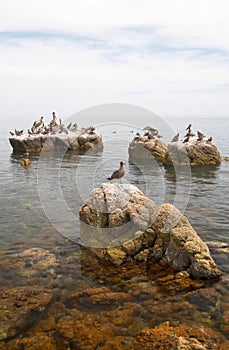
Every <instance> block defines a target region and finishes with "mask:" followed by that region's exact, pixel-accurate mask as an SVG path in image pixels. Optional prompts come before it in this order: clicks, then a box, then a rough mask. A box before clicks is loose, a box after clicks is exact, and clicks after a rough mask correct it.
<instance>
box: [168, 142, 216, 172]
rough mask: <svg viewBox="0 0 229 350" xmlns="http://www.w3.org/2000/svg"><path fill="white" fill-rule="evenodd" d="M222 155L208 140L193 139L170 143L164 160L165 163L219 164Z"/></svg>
mask: <svg viewBox="0 0 229 350" xmlns="http://www.w3.org/2000/svg"><path fill="white" fill-rule="evenodd" d="M220 163H221V156H220V153H219V151H218V149H217V147H216V146H215V145H214V144H213V143H211V142H208V141H205V140H203V141H197V140H195V139H194V140H191V141H189V142H187V143H183V142H182V141H178V142H171V143H169V144H168V147H167V152H166V155H165V158H164V160H163V164H164V165H191V166H196V165H218V164H220Z"/></svg>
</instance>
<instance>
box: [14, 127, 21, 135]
mask: <svg viewBox="0 0 229 350" xmlns="http://www.w3.org/2000/svg"><path fill="white" fill-rule="evenodd" d="M14 131H15V135H16V136H21V135H22V134H23V130H16V129H15V130H14Z"/></svg>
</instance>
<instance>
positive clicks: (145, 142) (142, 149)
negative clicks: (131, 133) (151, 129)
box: [128, 136, 167, 162]
mask: <svg viewBox="0 0 229 350" xmlns="http://www.w3.org/2000/svg"><path fill="white" fill-rule="evenodd" d="M128 152H129V159H130V160H131V161H135V160H144V159H146V158H147V157H148V156H149V155H150V156H152V157H153V158H155V160H156V161H158V162H163V161H164V159H165V155H166V152H167V147H166V145H165V144H164V143H163V142H162V141H161V140H160V139H158V138H156V137H155V138H153V139H148V137H146V136H142V137H135V138H134V139H133V140H132V141H131V143H130V145H129V148H128Z"/></svg>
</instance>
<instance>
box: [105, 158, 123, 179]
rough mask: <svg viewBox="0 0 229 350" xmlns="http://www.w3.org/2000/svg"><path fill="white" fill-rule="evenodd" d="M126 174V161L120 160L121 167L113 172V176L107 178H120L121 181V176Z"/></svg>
mask: <svg viewBox="0 0 229 350" xmlns="http://www.w3.org/2000/svg"><path fill="white" fill-rule="evenodd" d="M124 174H125V170H124V163H123V162H120V168H119V169H118V170H115V171H114V172H113V174H112V175H111V177H108V178H107V180H109V181H110V180H113V179H118V180H120V181H121V177H123V176H124Z"/></svg>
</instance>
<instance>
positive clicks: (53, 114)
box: [49, 112, 57, 127]
mask: <svg viewBox="0 0 229 350" xmlns="http://www.w3.org/2000/svg"><path fill="white" fill-rule="evenodd" d="M56 125H57V122H56V114H55V112H52V120H51V122H50V123H49V126H50V127H53V126H56Z"/></svg>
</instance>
